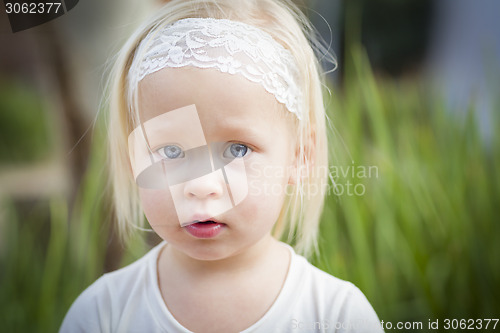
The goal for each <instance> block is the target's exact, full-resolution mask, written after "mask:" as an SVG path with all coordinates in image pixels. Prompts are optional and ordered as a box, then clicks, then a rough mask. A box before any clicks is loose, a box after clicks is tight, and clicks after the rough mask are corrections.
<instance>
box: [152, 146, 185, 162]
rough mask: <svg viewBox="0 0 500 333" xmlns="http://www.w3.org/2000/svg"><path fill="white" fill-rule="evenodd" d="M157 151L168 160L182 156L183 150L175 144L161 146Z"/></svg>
mask: <svg viewBox="0 0 500 333" xmlns="http://www.w3.org/2000/svg"><path fill="white" fill-rule="evenodd" d="M158 153H159V154H160V155H161V157H163V158H166V159H169V160H172V159H176V158H182V157H184V151H182V149H181V147H179V146H175V145H169V146H165V147H161V148H160V149H158Z"/></svg>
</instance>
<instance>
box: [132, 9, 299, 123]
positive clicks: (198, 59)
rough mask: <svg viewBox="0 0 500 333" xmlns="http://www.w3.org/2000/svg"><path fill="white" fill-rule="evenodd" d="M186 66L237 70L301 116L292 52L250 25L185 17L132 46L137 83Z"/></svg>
mask: <svg viewBox="0 0 500 333" xmlns="http://www.w3.org/2000/svg"><path fill="white" fill-rule="evenodd" d="M138 55H139V56H138ZM137 58H139V60H137ZM185 66H194V67H198V68H216V69H218V70H219V71H221V72H223V73H230V74H241V75H243V76H244V77H245V78H247V79H248V80H250V81H252V82H257V83H259V84H261V85H262V86H263V87H264V88H265V89H266V90H267V91H268V92H269V93H271V94H273V95H274V96H275V98H276V99H277V100H278V101H279V102H280V103H282V104H284V105H285V106H286V108H287V109H288V110H289V111H290V112H292V113H294V114H295V115H296V116H297V117H298V118H299V119H301V118H302V115H303V111H302V108H303V103H302V94H301V91H300V89H299V85H298V83H297V80H298V77H299V73H298V71H297V66H296V64H295V61H294V58H293V56H292V54H291V52H290V51H288V50H287V49H285V48H284V47H283V46H282V45H281V44H279V43H278V42H276V41H275V40H274V39H273V38H272V37H271V35H269V34H268V33H266V32H264V31H262V30H260V29H258V28H256V27H254V26H251V25H248V24H245V23H242V22H237V21H231V20H226V19H213V18H186V19H182V20H179V21H176V22H174V23H173V24H170V25H167V26H165V27H163V28H162V29H161V30H159V31H154V30H153V31H151V32H150V33H149V34H148V35H147V36H146V38H145V39H144V40H143V41H142V42H141V44H140V45H139V47H138V49H137V51H136V56H135V58H134V61H133V62H132V65H131V67H130V71H129V82H130V84H131V87H132V89H136V87H137V85H138V83H139V81H141V80H142V79H143V78H144V77H145V76H146V75H149V74H151V73H154V72H156V71H159V70H160V69H163V68H167V67H170V68H172V67H173V68H177V67H185Z"/></svg>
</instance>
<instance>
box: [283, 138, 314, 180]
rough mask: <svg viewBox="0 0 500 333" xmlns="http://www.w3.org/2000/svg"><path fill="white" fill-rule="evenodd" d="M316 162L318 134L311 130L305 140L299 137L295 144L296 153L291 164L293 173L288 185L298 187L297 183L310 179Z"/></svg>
mask: <svg viewBox="0 0 500 333" xmlns="http://www.w3.org/2000/svg"><path fill="white" fill-rule="evenodd" d="M315 160H316V132H315V131H313V130H311V131H309V134H308V135H307V136H306V138H305V140H301V138H300V137H299V138H298V139H297V142H296V144H295V152H294V154H293V158H292V163H291V172H290V175H289V178H288V184H290V185H297V182H298V181H299V180H300V181H302V180H304V179H307V178H309V175H310V174H311V172H312V169H313V168H314V165H315V163H314V161H315Z"/></svg>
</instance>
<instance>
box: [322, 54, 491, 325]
mask: <svg viewBox="0 0 500 333" xmlns="http://www.w3.org/2000/svg"><path fill="white" fill-rule="evenodd" d="M352 50H353V51H352V53H351V55H350V57H349V59H350V63H349V64H347V65H346V67H347V69H348V70H347V71H346V78H345V86H344V87H343V91H342V92H341V93H333V97H332V101H331V107H330V108H329V109H330V117H331V119H332V122H333V124H334V125H335V127H336V128H337V130H338V132H339V133H340V135H334V136H333V137H332V138H331V140H330V142H331V144H332V145H333V146H335V148H337V149H336V150H337V154H335V155H334V156H332V158H331V160H332V164H333V165H338V166H340V167H342V166H343V167H344V169H345V168H347V167H348V166H352V165H354V166H356V170H360V169H363V168H366V169H367V168H368V167H370V166H372V167H376V168H377V170H378V174H376V173H375V172H372V175H371V177H368V176H367V175H366V176H365V175H364V174H363V173H361V174H358V173H356V174H355V175H354V177H352V174H349V175H348V176H347V177H341V178H340V179H337V180H336V181H337V184H339V186H340V185H345V184H346V183H347V182H348V181H350V183H351V184H359V187H358V194H359V193H361V192H362V190H363V191H364V192H363V194H362V195H356V193H354V194H353V195H346V194H344V195H342V196H339V195H335V194H334V195H331V196H330V197H329V198H328V199H327V203H326V207H325V211H324V216H323V222H322V226H321V233H320V234H321V235H322V241H321V253H322V255H321V257H320V258H318V259H317V260H316V263H317V264H318V265H319V266H320V267H321V268H323V269H324V270H326V271H328V272H330V273H332V274H334V275H336V276H339V277H341V278H344V279H347V280H350V281H353V282H354V283H355V284H356V285H358V286H359V287H360V289H362V291H364V292H365V294H366V295H367V297H368V299H369V300H370V301H371V302H372V304H373V305H374V307H375V309H376V311H377V312H378V314H379V317H380V318H381V319H383V320H385V321H396V320H414V321H423V322H424V327H425V325H426V323H427V320H428V319H433V318H438V319H444V318H458V319H463V318H465V319H468V318H498V315H499V310H500V301H499V300H500V261H499V260H498V254H499V253H500V243H499V242H498V241H497V240H496V238H497V237H498V235H499V234H500V224H499V223H498V218H497V213H498V210H497V209H498V202H499V198H500V178H499V175H498V165H500V155H499V154H498V152H499V151H500V150H499V148H500V147H499V144H500V136H499V125H500V122H499V121H498V119H492V124H493V125H492V126H493V127H494V130H493V132H494V134H493V137H492V141H491V142H486V141H484V140H483V139H482V136H481V133H480V132H479V129H478V126H477V124H476V122H475V120H476V118H477V117H476V114H475V111H474V110H473V109H471V110H470V112H469V114H468V116H466V117H461V115H460V114H457V113H455V112H453V110H448V109H447V108H446V107H445V104H444V103H443V101H442V100H441V99H440V98H439V97H438V96H437V94H436V93H435V92H433V91H432V87H429V86H426V85H425V84H424V83H418V82H415V81H396V80H391V81H387V80H385V81H384V80H375V78H374V76H373V74H372V73H371V69H370V66H369V64H368V61H367V58H366V56H365V54H364V52H363V51H362V50H361V49H359V48H356V47H354V48H353V49H352ZM497 105H498V104H497ZM494 116H495V117H498V114H495V115H494ZM340 139H342V140H343V143H345V146H346V147H347V149H343V146H342V144H343V143H342V144H340V145H339V140H340ZM339 146H340V147H339ZM333 189H335V188H333Z"/></svg>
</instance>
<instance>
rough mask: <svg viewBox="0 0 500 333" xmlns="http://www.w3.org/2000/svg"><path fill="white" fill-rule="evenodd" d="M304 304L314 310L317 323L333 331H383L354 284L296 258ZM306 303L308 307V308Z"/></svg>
mask: <svg viewBox="0 0 500 333" xmlns="http://www.w3.org/2000/svg"><path fill="white" fill-rule="evenodd" d="M294 260H295V261H296V267H295V268H296V269H295V274H299V275H300V281H301V284H302V287H301V288H302V290H301V295H302V304H304V305H305V306H307V307H310V308H314V309H315V312H316V321H317V322H319V323H321V324H322V325H323V326H326V327H330V329H332V330H339V331H343V330H346V331H349V332H383V330H382V328H381V326H380V321H379V319H378V316H377V314H376V313H375V311H374V309H373V307H372V306H371V304H370V302H369V301H368V299H367V298H366V297H365V295H364V294H363V292H362V291H361V290H360V289H359V288H358V287H356V286H355V285H354V284H353V283H351V282H348V281H344V280H342V279H339V278H337V277H335V276H333V275H330V274H328V273H326V272H324V271H322V270H320V269H319V268H317V267H315V266H313V265H312V264H311V263H309V262H308V261H307V260H306V259H305V258H304V257H302V256H299V255H296V254H295V258H294ZM306 304H307V305H306Z"/></svg>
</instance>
